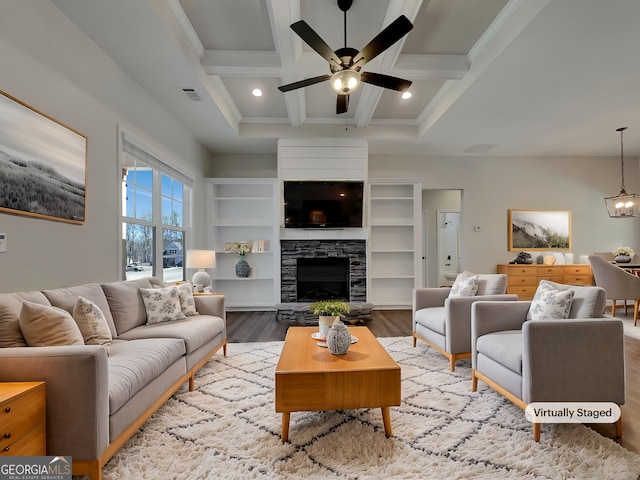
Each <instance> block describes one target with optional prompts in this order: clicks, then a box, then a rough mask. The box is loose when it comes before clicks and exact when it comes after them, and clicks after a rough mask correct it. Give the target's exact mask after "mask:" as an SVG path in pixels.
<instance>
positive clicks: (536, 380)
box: [471, 282, 625, 441]
mask: <svg viewBox="0 0 640 480" xmlns="http://www.w3.org/2000/svg"><path fill="white" fill-rule="evenodd" d="M548 283H550V284H551V285H553V286H554V287H555V288H557V289H559V290H566V289H572V290H574V292H575V295H574V297H573V302H572V305H571V311H570V313H569V318H568V319H564V320H529V321H527V320H526V317H527V311H528V310H529V306H530V304H531V301H518V302H477V303H475V304H474V305H473V309H472V313H471V341H472V347H473V351H472V357H471V362H472V367H473V379H472V390H473V391H474V392H475V391H476V390H477V386H478V380H482V381H483V382H485V383H486V384H487V385H489V386H490V387H491V388H493V389H494V390H496V391H497V392H498V393H500V394H502V395H503V396H505V397H506V398H507V399H509V400H510V401H511V402H513V403H514V404H515V405H517V406H518V407H520V408H522V409H523V410H524V409H525V408H526V406H527V405H528V404H529V403H532V402H614V403H616V404H618V405H622V404H624V401H625V366H624V333H623V327H622V321H621V320H618V319H613V318H611V317H605V318H597V317H602V315H603V312H604V308H605V302H606V299H605V292H604V290H603V289H602V288H599V287H575V286H569V285H560V284H555V283H553V282H548ZM616 433H617V435H618V436H621V435H622V420H621V419H619V420H618V421H617V422H616ZM533 437H534V440H535V441H540V424H539V423H534V424H533Z"/></svg>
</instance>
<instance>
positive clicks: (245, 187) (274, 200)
mask: <svg viewBox="0 0 640 480" xmlns="http://www.w3.org/2000/svg"><path fill="white" fill-rule="evenodd" d="M205 182H206V184H207V200H206V201H207V208H208V215H207V221H208V225H207V230H208V232H209V243H210V248H212V249H213V250H215V252H216V268H215V271H214V273H213V275H212V279H213V289H214V290H215V291H216V292H218V293H222V294H223V295H224V296H225V306H226V307H228V308H231V309H233V308H236V309H243V308H247V309H248V308H252V309H256V308H273V307H274V305H275V304H276V303H277V302H278V299H279V297H280V240H279V223H280V219H279V214H280V209H279V205H280V193H279V189H278V181H277V180H276V179H271V178H208V179H205ZM255 240H264V241H265V250H264V251H263V252H251V253H248V254H247V255H245V260H246V261H247V262H248V263H249V265H250V266H251V275H250V276H249V277H247V278H240V277H237V276H236V274H235V265H236V263H237V261H238V260H239V259H240V257H239V256H238V255H237V254H228V253H225V252H224V244H225V243H226V242H238V241H249V242H253V241H255Z"/></svg>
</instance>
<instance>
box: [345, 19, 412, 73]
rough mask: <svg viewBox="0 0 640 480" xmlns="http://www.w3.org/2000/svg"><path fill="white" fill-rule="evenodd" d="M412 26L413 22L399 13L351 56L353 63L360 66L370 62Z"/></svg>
mask: <svg viewBox="0 0 640 480" xmlns="http://www.w3.org/2000/svg"><path fill="white" fill-rule="evenodd" d="M412 28H413V24H412V23H411V22H410V21H409V19H408V18H407V17H405V16H404V15H400V16H399V17H398V18H396V19H395V20H394V21H393V22H391V23H390V24H389V25H387V28H385V29H384V30H382V31H381V32H380V33H379V34H378V35H376V36H375V38H374V39H373V40H371V41H370V42H369V43H368V44H367V45H366V46H365V47H364V48H363V49H362V50H360V51H359V52H358V54H357V55H356V56H355V57H353V63H354V64H357V65H359V66H360V67H361V66H362V65H364V64H365V63H367V62H370V61H371V60H373V59H374V58H375V57H377V56H378V55H380V54H381V53H382V52H384V51H385V50H386V49H387V48H389V47H390V46H391V45H393V44H394V43H396V42H397V41H398V40H400V39H401V38H402V37H404V36H405V35H406V34H407V33H409V32H410V31H411V29H412Z"/></svg>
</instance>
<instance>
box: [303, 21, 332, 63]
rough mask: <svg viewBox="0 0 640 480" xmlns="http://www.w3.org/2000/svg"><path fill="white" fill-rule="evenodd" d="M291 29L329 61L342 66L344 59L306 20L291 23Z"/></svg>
mask: <svg viewBox="0 0 640 480" xmlns="http://www.w3.org/2000/svg"><path fill="white" fill-rule="evenodd" d="M291 30H293V31H294V32H296V33H297V34H298V36H299V37H300V38H301V39H302V40H304V41H305V43H306V44H307V45H309V46H310V47H311V48H313V49H314V50H315V51H316V52H318V53H319V54H320V56H321V57H322V58H324V59H325V60H326V61H327V62H329V63H335V64H336V66H342V60H340V57H338V56H337V55H336V54H335V52H334V51H333V50H331V47H330V46H329V45H327V43H326V42H325V41H324V40H323V39H322V38H320V35H318V34H317V33H316V32H315V30H314V29H313V28H311V27H310V26H309V24H308V23H307V22H305V21H304V20H300V21H297V22H295V23H292V24H291Z"/></svg>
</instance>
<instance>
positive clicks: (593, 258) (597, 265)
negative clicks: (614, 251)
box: [589, 255, 640, 326]
mask: <svg viewBox="0 0 640 480" xmlns="http://www.w3.org/2000/svg"><path fill="white" fill-rule="evenodd" d="M589 263H591V270H592V271H593V278H594V280H595V282H596V285H597V286H598V287H602V288H604V290H605V292H607V300H611V316H612V317H615V316H616V300H624V305H625V312H624V313H625V315H626V313H627V312H626V306H627V300H634V305H633V325H634V326H635V325H636V323H638V309H639V308H640V277H638V276H637V275H633V274H631V273H629V272H627V271H626V270H623V269H622V268H620V267H617V266H616V265H613V264H611V263H609V262H607V261H606V260H605V259H603V258H602V257H601V256H599V255H589Z"/></svg>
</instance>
